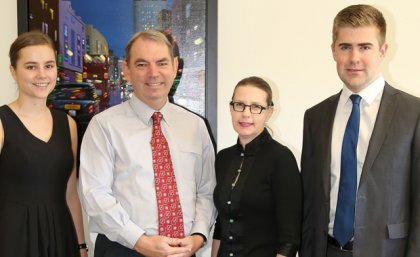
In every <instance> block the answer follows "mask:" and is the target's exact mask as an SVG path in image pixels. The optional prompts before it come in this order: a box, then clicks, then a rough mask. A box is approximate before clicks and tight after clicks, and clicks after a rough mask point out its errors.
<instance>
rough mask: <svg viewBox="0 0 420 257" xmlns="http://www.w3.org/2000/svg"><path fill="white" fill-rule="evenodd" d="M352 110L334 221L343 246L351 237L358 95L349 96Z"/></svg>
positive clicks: (355, 181)
mask: <svg viewBox="0 0 420 257" xmlns="http://www.w3.org/2000/svg"><path fill="white" fill-rule="evenodd" d="M350 99H351V101H352V102H353V108H352V110H351V114H350V117H349V120H348V121H347V126H346V131H345V132H344V138H343V146H342V149H341V173H340V188H339V191H338V200H337V210H336V213H335V219H334V230H333V233H334V237H335V239H336V240H337V241H338V243H339V244H340V245H341V246H344V245H345V244H346V243H347V242H348V241H350V240H351V238H352V237H353V227H354V210H355V204H356V190H357V154H356V149H357V140H358V138H359V123H360V100H361V99H362V98H361V97H360V96H359V95H351V96H350Z"/></svg>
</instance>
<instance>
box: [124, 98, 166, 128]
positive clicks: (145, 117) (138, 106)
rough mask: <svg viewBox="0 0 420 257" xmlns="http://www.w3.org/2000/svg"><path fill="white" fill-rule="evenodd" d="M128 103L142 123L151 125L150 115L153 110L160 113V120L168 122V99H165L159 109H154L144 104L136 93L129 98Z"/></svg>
mask: <svg viewBox="0 0 420 257" xmlns="http://www.w3.org/2000/svg"><path fill="white" fill-rule="evenodd" d="M129 104H130V106H131V108H132V109H133V111H134V112H135V113H136V115H137V117H139V119H140V120H141V121H142V122H143V123H144V124H149V125H151V124H152V123H153V121H152V115H153V113H155V112H160V113H162V121H164V122H166V123H167V122H168V120H170V116H171V115H170V112H171V108H170V103H169V101H166V103H165V105H164V106H163V107H162V109H160V110H155V109H153V108H150V106H148V105H147V104H145V103H144V102H143V101H141V100H140V99H139V98H137V97H136V95H134V94H133V96H132V97H131V98H130V100H129Z"/></svg>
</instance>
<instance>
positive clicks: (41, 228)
mask: <svg viewBox="0 0 420 257" xmlns="http://www.w3.org/2000/svg"><path fill="white" fill-rule="evenodd" d="M51 114H52V117H53V132H52V136H51V138H50V140H49V141H48V142H44V141H42V140H40V139H38V138H37V137H35V136H34V135H32V134H31V133H30V132H29V130H27V129H26V127H25V126H24V125H23V123H22V122H21V121H20V119H19V118H18V117H17V116H16V114H15V113H14V112H13V111H12V110H11V109H10V108H9V107H8V106H7V105H4V106H2V107H0V119H1V122H2V125H3V130H4V144H3V148H2V150H1V152H0V256H1V257H47V256H49V257H73V256H80V253H79V249H78V243H77V236H76V232H75V228H74V224H73V221H72V218H71V216H70V211H69V208H68V206H67V203H66V187H67V181H68V179H69V176H70V174H71V169H72V166H73V154H72V150H71V136H70V129H69V124H68V120H67V115H66V114H65V113H64V112H59V111H56V110H51Z"/></svg>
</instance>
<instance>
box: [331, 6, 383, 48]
mask: <svg viewBox="0 0 420 257" xmlns="http://www.w3.org/2000/svg"><path fill="white" fill-rule="evenodd" d="M371 25H373V26H376V27H377V28H378V30H379V38H378V41H379V45H380V46H382V45H383V44H384V43H385V40H386V21H385V18H384V16H383V15H382V13H381V12H380V11H379V10H378V9H376V8H375V7H373V6H370V5H365V4H359V5H350V6H348V7H346V8H344V9H343V10H341V11H340V12H339V13H338V14H337V16H335V18H334V25H333V31H332V39H333V44H334V43H335V41H336V40H337V36H338V35H337V34H338V29H339V28H343V27H353V28H357V27H364V26H371Z"/></svg>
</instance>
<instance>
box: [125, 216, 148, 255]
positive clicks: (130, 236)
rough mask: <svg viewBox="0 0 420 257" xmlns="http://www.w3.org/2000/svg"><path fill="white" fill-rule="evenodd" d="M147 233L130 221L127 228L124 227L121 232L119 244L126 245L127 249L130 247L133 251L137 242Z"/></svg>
mask: <svg viewBox="0 0 420 257" xmlns="http://www.w3.org/2000/svg"><path fill="white" fill-rule="evenodd" d="M144 233H145V231H144V230H143V229H141V228H139V226H137V225H136V224H134V223H133V222H132V221H129V222H128V223H127V225H126V226H124V227H123V228H122V229H121V230H120V231H119V235H118V238H119V239H120V240H118V241H119V243H121V244H122V245H124V246H125V247H128V248H130V249H133V248H134V246H135V245H136V243H137V240H139V238H140V237H141V236H142V235H143V234H144Z"/></svg>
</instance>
